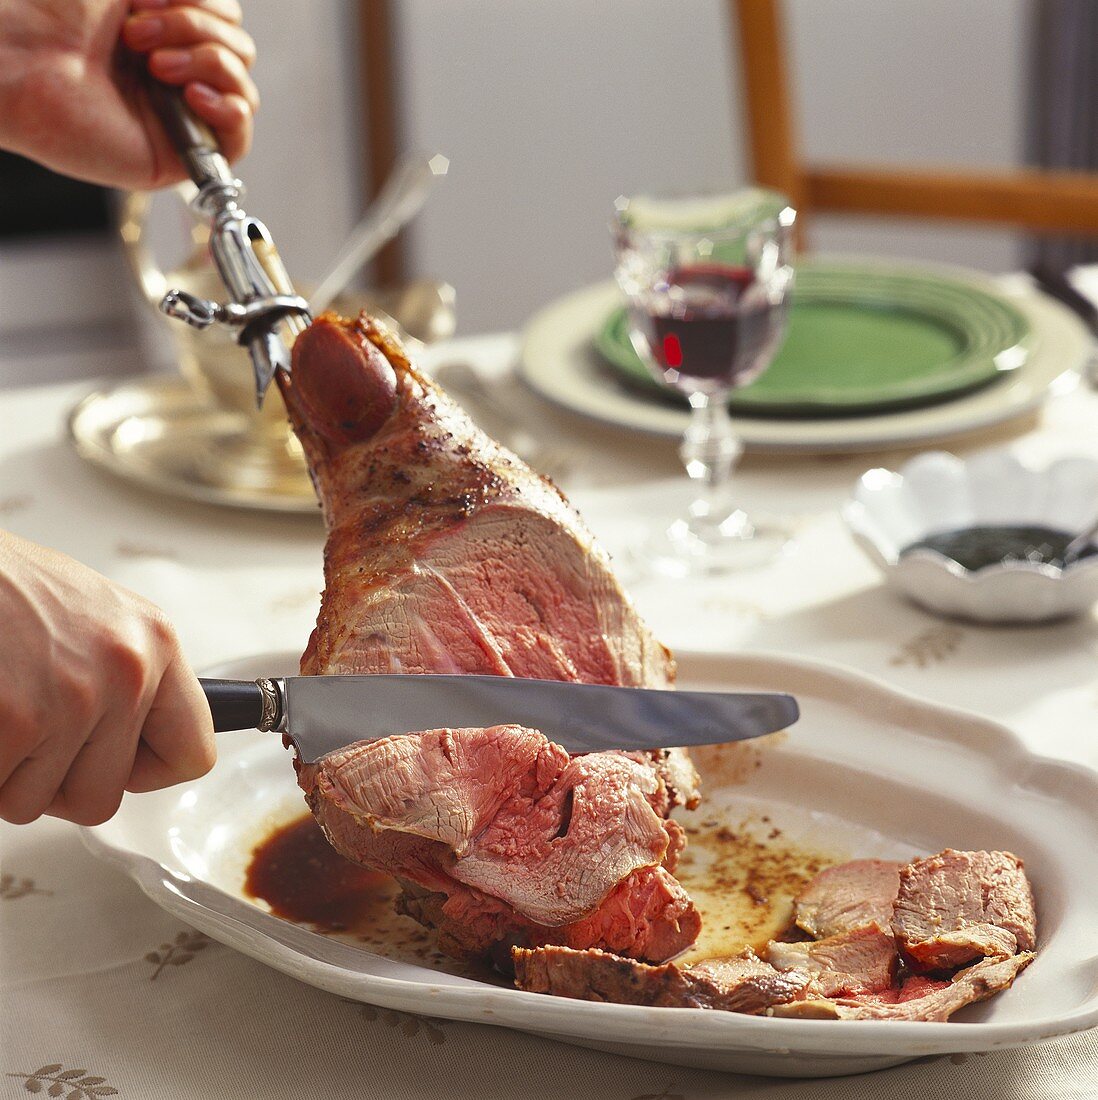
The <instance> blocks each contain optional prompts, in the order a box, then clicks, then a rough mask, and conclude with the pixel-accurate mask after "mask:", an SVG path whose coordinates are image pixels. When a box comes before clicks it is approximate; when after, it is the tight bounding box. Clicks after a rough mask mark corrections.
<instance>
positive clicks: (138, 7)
mask: <svg viewBox="0 0 1098 1100" xmlns="http://www.w3.org/2000/svg"><path fill="white" fill-rule="evenodd" d="M174 7H188V8H201V9H202V10H203V11H208V12H210V13H211V14H213V15H216V16H217V17H218V18H219V19H226V20H228V21H229V22H230V23H243V22H244V10H243V9H242V8H241V6H240V5H239V4H238V3H237V0H130V10H131V11H133V12H138V11H160V10H162V9H164V8H174Z"/></svg>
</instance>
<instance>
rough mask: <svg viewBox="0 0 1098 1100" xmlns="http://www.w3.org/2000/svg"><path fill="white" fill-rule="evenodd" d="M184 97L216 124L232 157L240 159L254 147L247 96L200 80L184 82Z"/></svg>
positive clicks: (203, 115) (192, 106) (196, 112)
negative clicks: (223, 90)
mask: <svg viewBox="0 0 1098 1100" xmlns="http://www.w3.org/2000/svg"><path fill="white" fill-rule="evenodd" d="M183 98H184V99H185V100H186V101H187V105H188V106H189V107H190V108H191V110H192V111H194V113H195V114H196V115H198V117H199V118H200V119H202V121H203V122H208V123H209V124H210V125H211V126H212V127H213V129H214V132H215V133H216V134H217V140H218V143H219V144H220V146H221V151H222V153H224V154H225V156H226V157H227V158H228V159H229V160H231V161H235V160H239V159H240V158H241V157H242V156H244V154H245V153H247V151H248V150H249V149H250V148H251V147H252V109H251V107H249V106H248V101H247V100H246V99H244V98H243V97H241V96H238V95H234V94H232V93H228V94H224V93H222V92H219V91H218V90H217V89H216V88H211V87H210V86H209V85H208V84H202V83H197V82H196V83H193V84H186V85H184V87H183Z"/></svg>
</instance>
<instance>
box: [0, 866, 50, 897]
mask: <svg viewBox="0 0 1098 1100" xmlns="http://www.w3.org/2000/svg"><path fill="white" fill-rule="evenodd" d="M52 893H53V891H52V890H39V889H38V887H37V886H35V884H34V879H32V878H16V877H15V875H12V874H8V873H7V872H5V873H4V874H2V875H0V898H2V899H3V900H4V901H15V899H16V898H25V897H26V896H27V895H28V894H43V895H45V896H48V895H50V894H52Z"/></svg>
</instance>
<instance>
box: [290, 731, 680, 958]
mask: <svg viewBox="0 0 1098 1100" xmlns="http://www.w3.org/2000/svg"><path fill="white" fill-rule="evenodd" d="M299 781H300V782H301V785H302V786H303V787H304V789H305V790H306V794H307V798H308V801H309V804H310V807H311V808H312V810H313V812H314V814H315V815H316V817H317V820H318V821H319V822H320V824H321V826H322V828H323V829H324V831H325V833H326V834H327V836H328V838H329V839H330V840H331V842H332V843H333V845H334V846H335V847H336V849H337V850H338V851H339V852H340V853H341V854H342V855H344V856H346V857H347V858H348V859H351V860H354V861H355V862H357V863H363V864H367V865H369V866H371V867H377V868H379V869H381V870H384V871H386V872H388V873H390V874H392V875H395V876H397V877H398V878H400V879H401V880H403V881H404V882H405V883H408V884H414V886H415V887H417V888H418V890H417V903H416V904H415V905H405V907H404V909H405V911H406V912H409V913H412V914H413V915H415V916H417V917H418V918H420V919H423V920H425V921H426V922H428V923H432V924H435V925H437V926H438V927H440V928H445V929H446V930H447V933H448V937H447V942H448V944H449V945H450V946H451V947H453V948H455V949H457V951H458V953H461V954H485V953H487V952H489V951H490V949H491V948H492V947H493V945H494V944H495V943H497V942H501V941H502V942H507V943H510V942H532V943H566V944H570V945H572V946H576V947H589V946H593V945H595V944H602V945H605V946H608V947H611V948H612V949H613V950H616V951H619V952H623V953H626V954H630V955H634V956H636V957H638V958H646V959H656V960H661V961H662V960H663V959H666V958H669V957H671V956H672V955H675V954H678V953H679V952H680V951H682V950H683V949H684V948H686V947H687V946H689V944H690V943H692V942H693V941H694V939H695V938H696V937H697V934H698V931H699V929H700V918H699V917H698V914H697V911H696V909H695V908H694V906H693V903H692V902H691V901H690V899H689V898H688V897H687V895H686V893H685V891H684V890H683V888H682V887H681V886H680V885H679V883H678V882H677V881H676V880H675V879H674V878H673V877H672V875H671V874H670V873H669V871H668V870H667V865H668V864H670V866H672V867H673V866H674V861H675V859H677V856H678V852H679V849H680V846H681V843H682V830H681V827H679V826H678V825H677V824H676V823H675V822H668V821H666V820H665V818H664V816H663V815H664V814H666V813H667V810H668V808H669V804H670V801H671V799H670V795H669V794H668V792H667V790H666V788H665V787H664V786H663V784H662V781H661V779H660V776H659V772H658V771H657V770H656V769H654V768H652V767H651V766H650V765H649V764H648V763H647V762H641V761H638V760H636V759H633V758H632V757H630V756H628V755H626V754H624V753H610V752H604V753H590V754H588V755H585V756H577V757H573V758H570V757H569V756H568V753H567V752H565V751H564V749H562V748H561V747H560V746H559V745H554V744H552V743H551V742H549V741H547V740H546V739H545V737H543V736H542V735H541V734H540V733H538V732H537V731H535V730H529V729H523V728H522V727H520V726H495V727H493V728H491V729H487V730H481V729H459V730H432V731H429V732H425V733H417V734H407V735H403V736H399V737H389V738H385V739H384V740H380V741H361V742H357V743H356V744H354V745H351V746H349V747H347V748H346V749H342V750H340V751H338V752H334V753H329V754H328V755H327V756H325V757H323V758H322V759H321V760H319V761H318V762H317V763H316V764H311V765H301V766H300V767H299ZM425 895H442V897H441V899H437V900H436V901H435V902H434V903H427V902H425V901H424V897H425ZM463 922H464V923H465V924H466V925H467V927H464V928H462V929H453V928H450V927H449V926H450V925H452V924H455V923H463Z"/></svg>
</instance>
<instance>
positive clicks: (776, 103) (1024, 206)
mask: <svg viewBox="0 0 1098 1100" xmlns="http://www.w3.org/2000/svg"><path fill="white" fill-rule="evenodd" d="M728 6H729V14H730V17H731V18H732V20H734V21H735V23H736V25H737V26H738V29H739V44H740V58H741V68H742V71H743V83H744V89H745V93H746V95H745V100H746V114H747V137H748V146H749V149H750V154H751V160H752V163H753V166H754V178H755V180H756V182H757V183H759V184H762V185H764V186H767V187H774V188H776V189H777V190H779V191H781V192H783V193H784V194H786V195H788V196H789V198H790V199H791V200H792V201H793V204H794V205H795V206H796V207H797V210H798V213H799V215H800V222H801V227H802V233H803V228H804V225H805V224H806V223H807V224H810V223H811V220H812V217H813V215H815V214H819V213H825V212H826V213H835V214H874V215H885V216H897V217H911V218H934V219H939V218H942V219H953V220H956V221H966V222H984V223H988V222H990V223H994V224H999V225H1004V226H1012V227H1016V228H1023V229H1027V230H1030V231H1032V232H1036V233H1064V232H1070V233H1072V234H1076V235H1080V236H1091V235H1094V236H1098V173H1090V172H1067V171H1049V170H1043V169H1016V170H1012V171H1001V172H992V171H986V170H980V171H969V170H966V169H964V168H961V167H957V168H954V167H942V168H936V169H933V170H926V171H924V170H917V169H908V168H896V167H892V166H888V167H883V166H879V165H874V164H840V163H834V164H832V163H824V164H816V163H811V162H807V163H806V162H805V160H804V159H803V155H802V152H801V149H800V143H799V140H798V136H797V125H796V119H795V117H794V113H793V109H792V106H791V100H792V89H791V85H790V80H789V65H788V63H787V54H786V46H785V40H784V36H783V32H782V12H781V2H780V0H728Z"/></svg>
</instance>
